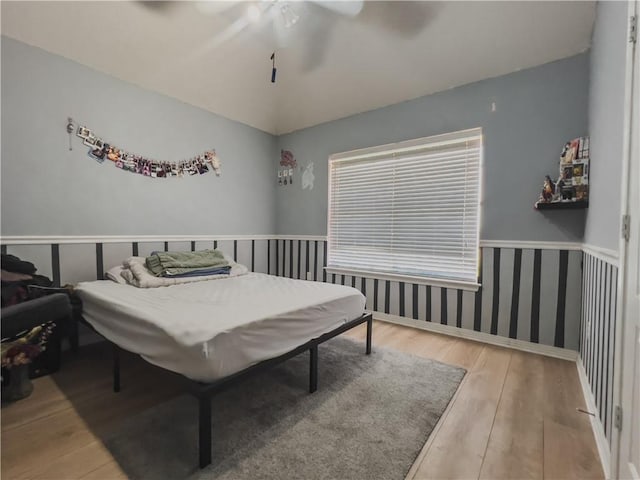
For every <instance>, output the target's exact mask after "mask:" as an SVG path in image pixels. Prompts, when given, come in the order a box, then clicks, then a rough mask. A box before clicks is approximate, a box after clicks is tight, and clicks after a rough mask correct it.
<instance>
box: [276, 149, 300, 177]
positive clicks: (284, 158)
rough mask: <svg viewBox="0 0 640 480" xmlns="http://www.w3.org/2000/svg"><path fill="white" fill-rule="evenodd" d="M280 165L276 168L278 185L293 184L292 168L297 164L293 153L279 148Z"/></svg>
mask: <svg viewBox="0 0 640 480" xmlns="http://www.w3.org/2000/svg"><path fill="white" fill-rule="evenodd" d="M280 166H281V167H284V168H281V169H280V170H278V185H293V169H294V168H296V167H297V166H298V162H297V161H296V159H295V157H294V156H293V153H291V151H289V150H280Z"/></svg>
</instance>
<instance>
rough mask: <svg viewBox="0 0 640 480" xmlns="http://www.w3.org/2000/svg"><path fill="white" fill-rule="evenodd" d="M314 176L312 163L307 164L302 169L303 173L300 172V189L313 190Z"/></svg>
mask: <svg viewBox="0 0 640 480" xmlns="http://www.w3.org/2000/svg"><path fill="white" fill-rule="evenodd" d="M315 179H316V176H315V175H314V174H313V162H311V163H309V164H308V165H307V166H306V167H304V172H302V189H303V190H305V189H307V188H308V189H309V190H313V182H314V181H315Z"/></svg>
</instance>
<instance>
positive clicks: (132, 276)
mask: <svg viewBox="0 0 640 480" xmlns="http://www.w3.org/2000/svg"><path fill="white" fill-rule="evenodd" d="M224 258H225V259H226V261H227V262H228V264H229V266H230V267H231V269H230V270H229V273H223V274H217V275H205V276H198V277H179V278H170V277H156V276H155V275H153V274H152V273H151V272H150V271H149V270H148V269H147V266H146V259H145V257H129V258H127V259H126V260H125V261H124V262H123V264H122V266H123V269H122V272H120V275H121V276H122V278H124V279H125V280H126V281H127V283H129V284H130V285H133V286H135V287H139V288H155V287H168V286H170V285H178V284H181V283H191V282H202V281H204V280H216V279H219V278H229V277H237V276H239V275H244V274H246V273H248V272H249V269H248V268H247V267H245V266H244V265H240V264H239V263H235V262H234V261H233V260H232V259H231V258H229V257H227V256H226V255H225V257H224Z"/></svg>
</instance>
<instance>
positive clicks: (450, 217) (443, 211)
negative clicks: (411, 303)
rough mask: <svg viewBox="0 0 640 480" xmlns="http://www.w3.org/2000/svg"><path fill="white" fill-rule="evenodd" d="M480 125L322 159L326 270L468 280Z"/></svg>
mask: <svg viewBox="0 0 640 480" xmlns="http://www.w3.org/2000/svg"><path fill="white" fill-rule="evenodd" d="M481 159H482V130H481V129H479V128H478V129H473V130H465V131H461V132H455V133H451V134H445V135H437V136H434V137H428V138H420V139H417V140H410V141H407V142H402V143H396V144H391V145H383V146H380V147H373V148H367V149H363V150H355V151H352V152H346V153H339V154H336V155H332V156H331V157H330V158H329V216H328V237H329V238H328V259H327V268H328V270H330V271H334V272H337V273H354V274H357V273H360V274H361V275H362V276H366V274H367V273H369V274H371V275H372V276H374V277H375V276H376V274H383V276H387V275H391V276H402V277H407V276H409V277H418V278H416V279H415V280H416V281H417V282H420V280H424V283H429V282H428V281H427V279H430V280H436V282H435V283H438V282H437V281H438V280H440V281H441V282H442V283H454V284H455V283H460V284H462V285H464V284H473V285H476V286H477V284H476V282H477V272H478V238H479V215H480V164H481Z"/></svg>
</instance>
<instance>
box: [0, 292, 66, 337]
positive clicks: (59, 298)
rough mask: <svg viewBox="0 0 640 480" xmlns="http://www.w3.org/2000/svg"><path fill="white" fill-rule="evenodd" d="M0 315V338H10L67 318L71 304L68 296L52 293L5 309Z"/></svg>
mask: <svg viewBox="0 0 640 480" xmlns="http://www.w3.org/2000/svg"><path fill="white" fill-rule="evenodd" d="M0 313H1V317H0V319H1V322H2V338H11V337H13V336H15V335H17V334H18V333H20V332H23V331H25V330H30V329H32V328H33V327H36V326H38V325H42V324H43V323H47V322H55V321H58V320H63V319H66V318H69V317H70V316H71V303H70V302H69V296H68V295H66V294H62V293H54V294H53V295H48V296H46V297H40V298H36V299H35V300H29V301H26V302H23V303H18V304H17V305H11V306H9V307H5V308H3V309H2V311H1V312H0Z"/></svg>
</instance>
